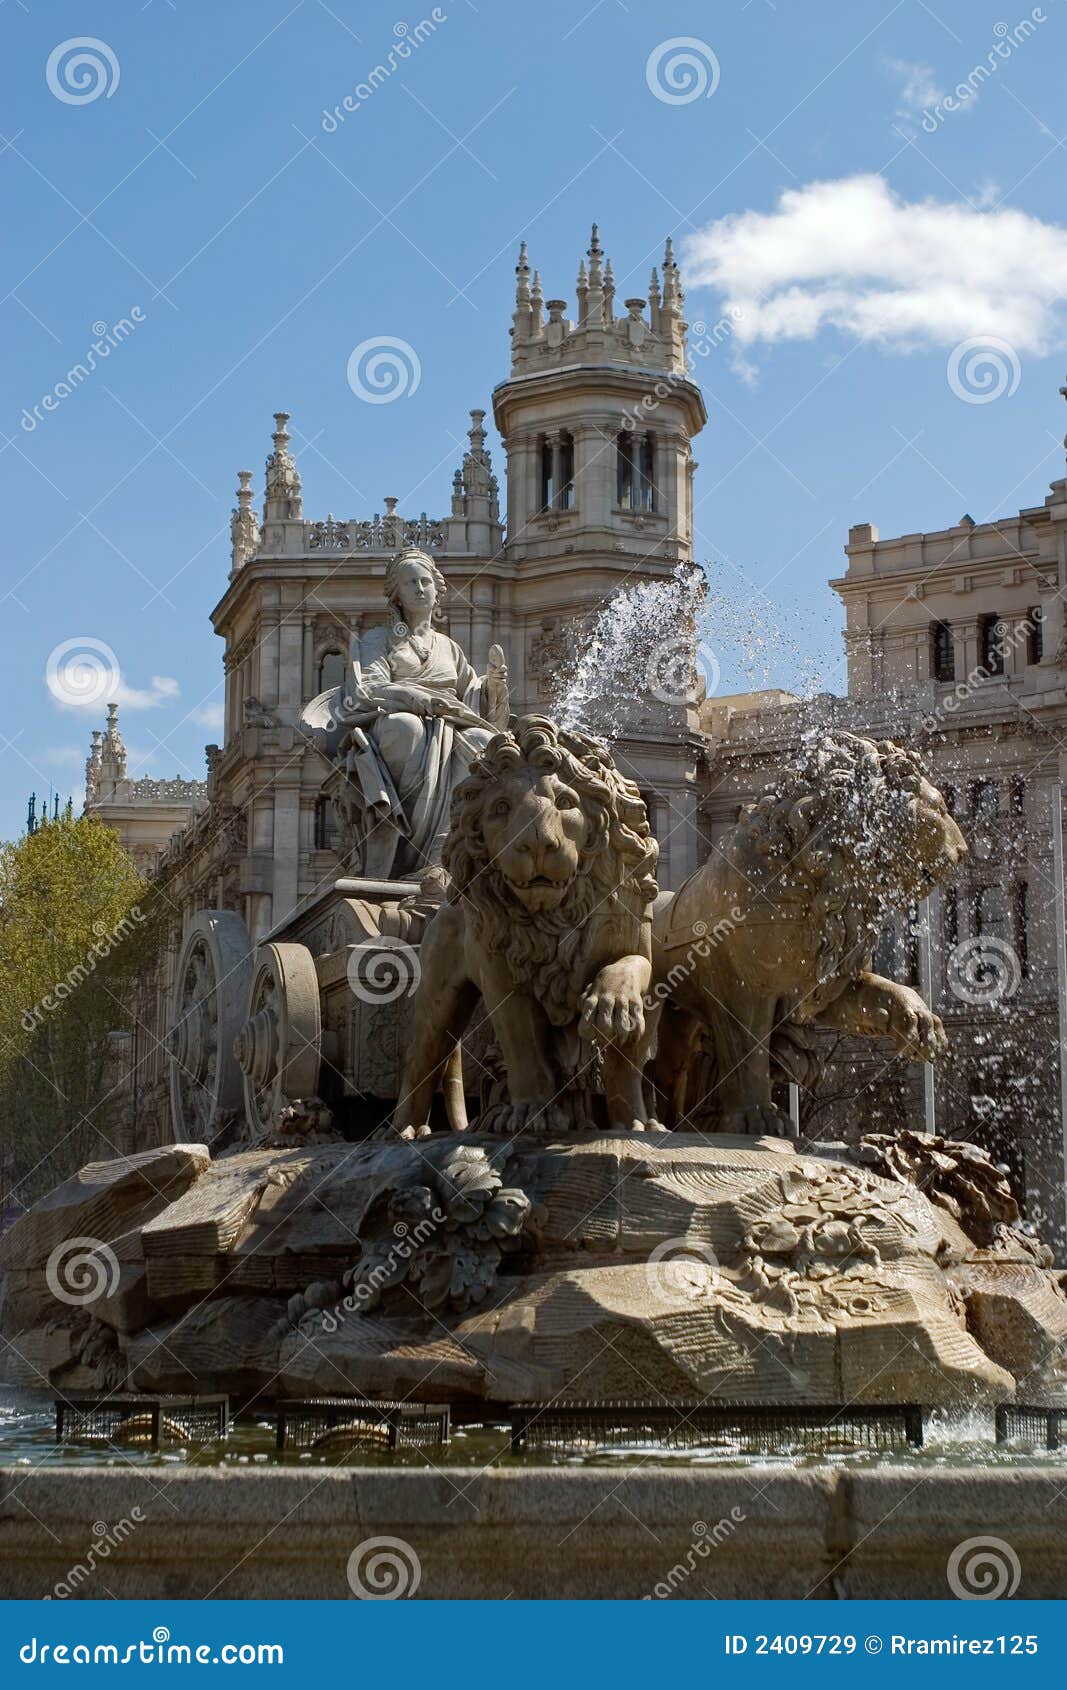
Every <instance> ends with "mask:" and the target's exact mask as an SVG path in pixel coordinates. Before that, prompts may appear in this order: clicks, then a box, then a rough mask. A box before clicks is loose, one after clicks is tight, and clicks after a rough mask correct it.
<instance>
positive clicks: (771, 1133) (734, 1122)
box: [719, 1103, 797, 1138]
mask: <svg viewBox="0 0 1067 1690" xmlns="http://www.w3.org/2000/svg"><path fill="white" fill-rule="evenodd" d="M719 1130H720V1132H723V1133H737V1134H739V1135H740V1136H742V1137H745V1138H796V1136H797V1129H796V1127H795V1126H794V1125H793V1122H792V1121H791V1119H790V1118H789V1116H788V1115H783V1114H782V1111H781V1110H780V1109H776V1108H775V1107H774V1104H773V1103H742V1104H739V1105H738V1107H737V1108H736V1109H728V1110H727V1111H726V1112H725V1114H724V1115H723V1118H722V1124H721V1126H720V1128H719Z"/></svg>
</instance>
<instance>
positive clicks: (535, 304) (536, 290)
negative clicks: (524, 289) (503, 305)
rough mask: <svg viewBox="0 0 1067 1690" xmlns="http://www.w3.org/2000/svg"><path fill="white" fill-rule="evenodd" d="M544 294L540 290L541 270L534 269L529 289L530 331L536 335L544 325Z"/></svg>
mask: <svg viewBox="0 0 1067 1690" xmlns="http://www.w3.org/2000/svg"><path fill="white" fill-rule="evenodd" d="M544 304H545V300H544V295H543V294H542V292H541V272H540V270H535V271H534V274H533V287H532V288H531V290H530V332H531V333H532V334H535V335H538V334H540V333H541V329H542V328H543V326H544Z"/></svg>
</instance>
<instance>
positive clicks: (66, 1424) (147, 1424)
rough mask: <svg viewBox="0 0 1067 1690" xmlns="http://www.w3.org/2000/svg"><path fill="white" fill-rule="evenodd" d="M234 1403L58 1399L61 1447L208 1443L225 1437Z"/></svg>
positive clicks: (125, 1397) (197, 1399) (221, 1398)
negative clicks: (72, 1445)
mask: <svg viewBox="0 0 1067 1690" xmlns="http://www.w3.org/2000/svg"><path fill="white" fill-rule="evenodd" d="M229 1424H230V1399H229V1398H228V1397H224V1396H212V1397H140V1396H128V1395H122V1394H118V1393H116V1394H115V1395H112V1396H107V1397H97V1396H88V1395H82V1394H81V1393H79V1394H77V1395H73V1394H72V1395H70V1396H67V1397H57V1398H56V1443H57V1444H60V1443H85V1442H99V1443H109V1444H122V1445H125V1446H127V1447H129V1448H131V1449H137V1448H150V1449H158V1448H159V1446H160V1444H182V1445H189V1444H207V1443H212V1442H214V1441H215V1440H216V1439H218V1438H224V1437H225V1436H226V1434H227V1432H228V1430H229Z"/></svg>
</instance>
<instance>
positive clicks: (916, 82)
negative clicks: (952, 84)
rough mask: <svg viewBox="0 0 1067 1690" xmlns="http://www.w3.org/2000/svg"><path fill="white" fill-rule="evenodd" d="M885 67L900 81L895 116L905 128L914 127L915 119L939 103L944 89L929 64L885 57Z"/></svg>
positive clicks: (942, 97) (943, 95) (943, 94)
mask: <svg viewBox="0 0 1067 1690" xmlns="http://www.w3.org/2000/svg"><path fill="white" fill-rule="evenodd" d="M886 69H887V70H888V71H889V72H890V74H891V75H893V76H895V77H897V78H898V79H899V82H900V89H899V92H898V94H897V99H898V101H899V102H900V103H899V105H898V106H897V110H896V116H897V117H898V118H900V119H901V121H902V122H903V123H904V124H905V126H906V127H907V128H909V129H914V127H915V119H916V118H919V119H921V118H922V116H923V113H924V112H927V111H930V110H932V108H933V107H935V106H937V105H939V104H940V102H941V101H942V100H943V99H944V97H945V91H944V89H943V88H942V87H941V85H940V83H939V82H938V81H937V78H936V76H935V74H934V71H933V69H932V68H931V66H930V65H926V64H913V63H912V62H911V61H910V60H908V59H887V60H886Z"/></svg>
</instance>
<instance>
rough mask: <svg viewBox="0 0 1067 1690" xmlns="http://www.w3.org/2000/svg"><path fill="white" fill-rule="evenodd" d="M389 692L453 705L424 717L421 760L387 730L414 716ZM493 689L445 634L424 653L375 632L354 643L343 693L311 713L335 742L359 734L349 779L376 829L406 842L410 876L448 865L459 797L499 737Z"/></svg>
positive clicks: (423, 641)
mask: <svg viewBox="0 0 1067 1690" xmlns="http://www.w3.org/2000/svg"><path fill="white" fill-rule="evenodd" d="M427 645H428V646H429V650H428V652H427V655H426V656H423V655H422V652H423V651H424V650H425V649H426V647H427ZM390 686H403V687H405V688H408V689H414V690H416V691H417V692H418V693H419V694H424V695H427V696H432V697H433V698H435V699H438V700H440V701H442V703H443V705H444V707H445V709H444V713H443V714H442V715H435V716H421V715H419V716H417V718H416V719H417V721H418V723H419V726H420V728H421V730H422V733H421V741H420V744H419V746H418V748H417V750H416V751H415V753H414V754H413V755H411V754H409V755H407V756H404V757H398V756H397V754H396V751H395V748H394V746H393V745H392V744H391V743H390V736H389V734H388V730H387V729H386V728H384V726H383V724H385V723H386V722H387V721H388V718H389V716H391V715H395V714H397V713H400V714H404V715H405V716H407V717H408V720H409V721H410V720H411V719H412V716H413V712H411V711H410V710H409V709H407V708H406V707H405V706H404V704H402V703H398V702H397V701H396V699H395V698H391V697H390V696H389V693H388V688H389V687H390ZM486 691H487V687H486V682H485V681H482V680H479V678H478V676H477V674H476V673H475V671H474V669H473V668H472V666H471V664H470V663H468V661H467V659H466V657H465V656H464V654H463V651H462V650H461V648H460V647H459V646H458V645H457V644H456V642H455V640H452V639H449V637H448V636H447V634H441V633H437V632H432V633H430V634H429V635H427V636H426V637H425V638H420V639H419V641H418V649H416V645H415V643H414V642H413V641H412V639H411V638H410V637H407V638H403V639H398V638H397V636H396V633H395V631H394V630H392V629H385V628H374V629H371V630H370V631H369V632H368V633H367V634H366V635H364V636H363V638H362V639H358V638H357V639H355V640H353V642H352V660H351V663H350V665H349V671H348V677H347V679H346V682H345V685H344V686H341V687H335V688H333V690H332V691H331V692H328V693H322V694H321V695H320V697H319V698H317V699H315V700H313V702H312V704H311V705H309V706H308V707H307V709H306V711H305V712H304V720H305V722H307V723H309V725H310V724H314V725H315V726H321V727H323V728H325V729H326V731H327V734H328V736H329V737H330V738H331V739H333V741H334V743H335V744H338V743H339V741H340V738H342V737H343V735H344V734H345V733H346V732H348V733H350V734H351V740H350V744H349V749H348V753H347V757H346V773H347V776H348V779H349V780H350V781H351V782H353V783H354V784H355V785H356V786H357V787H358V788H359V791H360V794H361V796H362V800H363V803H364V806H365V808H366V811H367V819H368V823H369V824H370V825H373V824H374V823H376V822H382V821H388V822H389V823H391V824H392V826H393V827H395V828H396V830H397V832H398V833H399V834H400V835H401V837H402V838H403V839H404V841H405V842H406V849H405V850H404V851H403V856H404V857H405V858H410V859H411V861H410V864H409V865H408V868H409V870H410V869H418V868H422V867H426V866H428V865H431V864H435V863H438V862H440V856H441V845H442V843H443V841H444V836H445V834H446V833H447V832H448V823H449V813H450V810H451V805H452V794H453V792H454V791H455V789H456V787H457V786H458V784H459V782H460V781H462V780H463V779H464V778H465V776H466V775H467V773H468V771H469V769H470V766H471V764H472V763H473V761H474V759H475V757H476V756H477V755H478V753H479V752H480V751H481V750H483V749H484V747H485V746H486V745H487V744H488V743H489V741H490V739H491V738H492V737H493V734H494V733H496V732H497V731H498V727H497V724H495V723H494V722H493V721H491V720H489V719H488V717H489V713H490V711H491V708H492V707H491V704H490V701H489V700H488V699H484V700H483V694H484V693H485V692H486ZM383 712H384V714H383ZM472 715H473V717H476V718H478V720H477V721H474V720H472ZM506 725H507V723H506V721H504V722H501V723H500V724H499V726H500V727H506ZM337 730H339V732H338V731H337ZM353 730H354V731H353Z"/></svg>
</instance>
